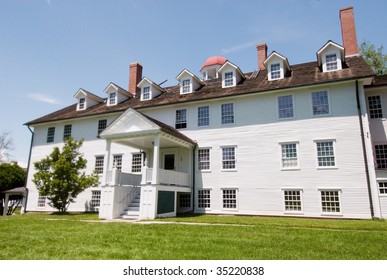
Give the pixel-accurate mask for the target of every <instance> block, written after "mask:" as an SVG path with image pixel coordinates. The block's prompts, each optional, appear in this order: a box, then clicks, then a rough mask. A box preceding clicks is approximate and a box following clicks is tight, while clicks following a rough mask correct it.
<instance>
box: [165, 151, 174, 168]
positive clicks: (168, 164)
mask: <svg viewBox="0 0 387 280" xmlns="http://www.w3.org/2000/svg"><path fill="white" fill-rule="evenodd" d="M164 169H165V170H175V154H164Z"/></svg>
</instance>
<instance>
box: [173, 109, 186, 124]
mask: <svg viewBox="0 0 387 280" xmlns="http://www.w3.org/2000/svg"><path fill="white" fill-rule="evenodd" d="M186 127H187V109H180V110H176V125H175V128H186Z"/></svg>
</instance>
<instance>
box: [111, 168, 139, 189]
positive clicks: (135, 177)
mask: <svg viewBox="0 0 387 280" xmlns="http://www.w3.org/2000/svg"><path fill="white" fill-rule="evenodd" d="M106 183H107V184H108V185H118V186H140V185H141V174H132V173H124V172H120V171H118V170H117V171H116V172H114V170H113V171H108V172H107V174H106Z"/></svg>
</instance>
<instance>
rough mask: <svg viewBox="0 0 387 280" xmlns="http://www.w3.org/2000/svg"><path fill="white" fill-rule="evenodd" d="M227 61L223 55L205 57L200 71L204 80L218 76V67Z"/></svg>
mask: <svg viewBox="0 0 387 280" xmlns="http://www.w3.org/2000/svg"><path fill="white" fill-rule="evenodd" d="M226 61H227V58H224V57H223V56H211V57H209V58H207V59H206V61H205V62H204V63H203V65H202V69H201V70H200V72H201V73H202V74H203V78H204V80H211V79H215V78H218V69H219V68H220V66H222V65H223V64H224V63H225V62H226Z"/></svg>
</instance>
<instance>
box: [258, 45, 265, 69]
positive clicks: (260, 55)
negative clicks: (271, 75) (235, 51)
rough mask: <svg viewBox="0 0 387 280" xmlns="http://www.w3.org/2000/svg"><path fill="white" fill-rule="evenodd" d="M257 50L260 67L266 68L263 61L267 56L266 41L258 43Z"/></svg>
mask: <svg viewBox="0 0 387 280" xmlns="http://www.w3.org/2000/svg"><path fill="white" fill-rule="evenodd" d="M257 52H258V69H259V70H265V69H266V67H265V65H263V62H264V61H265V60H266V58H267V45H266V44H265V43H262V44H258V45H257Z"/></svg>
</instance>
